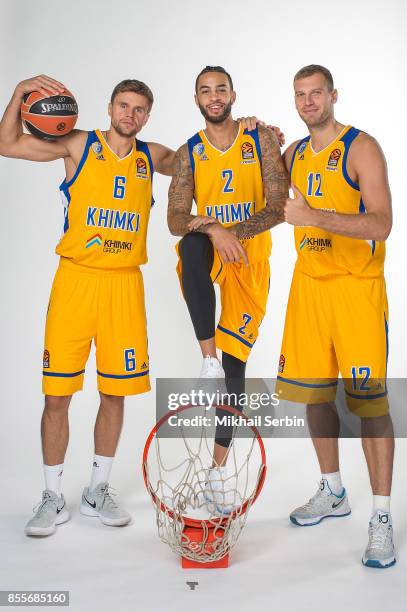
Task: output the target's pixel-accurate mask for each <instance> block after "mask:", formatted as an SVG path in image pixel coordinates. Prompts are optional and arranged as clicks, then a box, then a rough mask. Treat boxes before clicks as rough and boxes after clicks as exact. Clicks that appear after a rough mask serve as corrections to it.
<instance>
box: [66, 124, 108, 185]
mask: <svg viewBox="0 0 407 612" xmlns="http://www.w3.org/2000/svg"><path fill="white" fill-rule="evenodd" d="M96 141H98V142H100V141H99V138H98V137H97V135H96V132H95V131H94V130H92V131H91V132H88V137H87V139H86V144H85V148H84V150H83V153H82V157H81V159H80V162H79V164H78V167H77V168H76V172H75V174H74V175H73V177H72V178H71V180H70V181H67V180H66V179H64V180H63V181H62V183H61V185H60V186H59V188H60V189H61V190H63V191H65V188H66V187H70V186H71V185H73V183H74V182H75V181H76V179H77V178H78V176H79V173H80V171H81V170H82V168H83V164H84V163H85V161H86V159H87V157H88V153H89V149H90V147H91V145H92V144H93V143H94V142H96Z"/></svg>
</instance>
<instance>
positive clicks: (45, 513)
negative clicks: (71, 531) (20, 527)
mask: <svg viewBox="0 0 407 612" xmlns="http://www.w3.org/2000/svg"><path fill="white" fill-rule="evenodd" d="M33 512H34V513H35V514H34V516H33V517H32V519H31V520H30V521H28V523H27V525H26V527H25V530H24V531H25V533H26V535H29V536H48V535H51V534H52V533H54V532H55V528H56V525H60V524H61V523H66V521H69V519H70V514H69V511H68V509H67V507H66V503H65V499H64V496H63V495H61V497H58V495H57V494H56V493H54V491H50V490H49V489H45V491H43V493H42V500H41V501H40V502H39V503H38V504H37V505H36V506H35V508H33Z"/></svg>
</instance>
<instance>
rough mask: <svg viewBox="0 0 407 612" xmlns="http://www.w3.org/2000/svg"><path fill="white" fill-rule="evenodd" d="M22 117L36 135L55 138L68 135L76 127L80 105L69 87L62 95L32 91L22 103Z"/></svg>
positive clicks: (28, 128) (49, 138)
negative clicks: (45, 94)
mask: <svg viewBox="0 0 407 612" xmlns="http://www.w3.org/2000/svg"><path fill="white" fill-rule="evenodd" d="M21 119H22V121H23V124H24V126H25V127H26V128H27V130H28V131H29V132H31V134H33V135H34V136H37V137H38V138H45V139H47V140H55V139H56V138H61V136H66V134H69V132H71V131H72V130H73V128H74V127H75V123H76V120H77V119H78V105H77V103H76V100H75V98H74V97H73V95H72V94H71V92H70V91H68V90H67V89H66V90H65V91H64V93H63V94H62V95H57V96H49V97H47V96H44V94H41V93H39V92H38V91H32V92H31V93H29V94H26V95H25V96H24V100H23V102H22V103H21Z"/></svg>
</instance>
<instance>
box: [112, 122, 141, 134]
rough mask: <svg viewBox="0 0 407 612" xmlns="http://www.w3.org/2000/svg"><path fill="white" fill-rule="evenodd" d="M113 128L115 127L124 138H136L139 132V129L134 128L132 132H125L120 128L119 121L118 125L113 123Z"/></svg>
mask: <svg viewBox="0 0 407 612" xmlns="http://www.w3.org/2000/svg"><path fill="white" fill-rule="evenodd" d="M112 126H113V127H114V129H115V130H116V132H117V133H118V134H119V136H122V137H123V138H133V136H136V134H137V132H138V129H137V127H134V129H133V130H131V131H130V132H124V131H123V129H122V128H121V127H120V122H119V121H118V122H117V123H113V122H112Z"/></svg>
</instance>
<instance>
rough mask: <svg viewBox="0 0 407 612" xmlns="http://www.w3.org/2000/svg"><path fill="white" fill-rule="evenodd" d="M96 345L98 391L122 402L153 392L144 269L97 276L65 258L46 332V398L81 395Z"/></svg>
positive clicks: (44, 371) (44, 385)
mask: <svg viewBox="0 0 407 612" xmlns="http://www.w3.org/2000/svg"><path fill="white" fill-rule="evenodd" d="M92 340H93V341H94V343H95V346H96V364H97V375H98V376H97V378H98V389H99V391H101V392H102V393H105V394H108V395H121V396H124V395H135V394H137V393H144V392H145V391H149V389H150V380H149V364H148V353H147V326H146V315H145V307H144V287H143V277H142V274H141V272H140V269H139V268H135V269H133V270H130V271H127V270H126V271H116V270H115V271H112V270H97V269H92V268H85V267H83V266H80V265H77V264H73V263H72V262H70V261H69V260H67V259H64V258H61V261H60V264H59V268H58V270H57V273H56V275H55V278H54V282H53V285H52V290H51V297H50V301H49V306H48V314H47V321H46V327H45V348H44V359H43V392H44V393H45V394H46V395H71V394H72V393H75V391H79V390H81V389H82V386H83V377H84V372H85V365H86V361H87V359H88V356H89V351H90V348H91V344H92Z"/></svg>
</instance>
